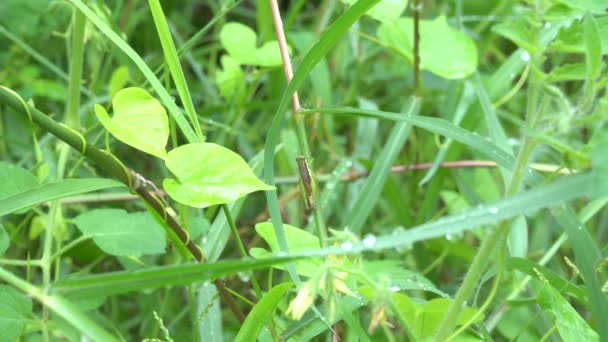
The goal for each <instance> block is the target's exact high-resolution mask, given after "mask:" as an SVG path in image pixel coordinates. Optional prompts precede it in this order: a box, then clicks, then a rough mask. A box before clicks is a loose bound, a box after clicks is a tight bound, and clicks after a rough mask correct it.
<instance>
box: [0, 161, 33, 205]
mask: <svg viewBox="0 0 608 342" xmlns="http://www.w3.org/2000/svg"><path fill="white" fill-rule="evenodd" d="M0 179H4V180H8V179H10V182H7V181H4V182H0V199H5V198H7V197H11V196H14V195H16V194H19V193H22V192H24V191H25V190H28V189H31V188H33V187H36V186H37V185H38V179H37V178H36V176H34V175H33V174H32V173H31V172H29V171H28V170H26V169H24V168H22V167H20V166H16V165H13V164H10V163H7V162H4V161H2V162H0ZM0 203H1V202H0ZM0 210H2V206H1V204H0Z"/></svg>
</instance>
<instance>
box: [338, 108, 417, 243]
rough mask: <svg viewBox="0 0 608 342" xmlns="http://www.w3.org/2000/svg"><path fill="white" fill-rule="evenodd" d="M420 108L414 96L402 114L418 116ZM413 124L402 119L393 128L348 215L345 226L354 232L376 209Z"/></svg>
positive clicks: (356, 231)
mask: <svg viewBox="0 0 608 342" xmlns="http://www.w3.org/2000/svg"><path fill="white" fill-rule="evenodd" d="M419 110H420V100H419V99H417V98H413V99H412V100H411V103H410V105H409V110H408V111H407V113H405V114H402V115H407V116H417V114H418V111H419ZM411 129H412V125H411V123H409V122H405V121H400V122H398V123H397V124H396V125H395V127H394V128H393V129H392V131H391V134H390V135H389V138H388V139H387V141H386V144H385V145H384V147H383V148H382V152H381V153H380V155H379V156H378V159H377V161H376V163H375V164H374V167H373V169H372V171H371V173H370V175H369V177H368V178H367V179H366V181H365V185H364V186H363V189H361V193H360V195H359V196H358V197H357V200H356V201H355V204H354V205H353V207H352V209H351V210H350V212H349V213H348V215H347V216H346V218H347V219H346V222H345V223H344V226H345V227H348V229H349V230H350V231H352V232H354V233H358V232H359V231H360V230H361V227H363V224H364V223H365V221H366V220H367V218H368V217H369V215H370V214H371V212H372V211H373V210H374V208H375V205H376V202H377V201H378V198H380V194H381V193H382V190H383V189H384V183H385V182H386V178H387V177H388V175H389V174H390V170H391V166H392V165H393V163H394V162H395V159H397V156H398V155H399V152H401V150H402V149H403V144H404V143H405V141H406V140H407V138H408V137H409V134H410V131H411Z"/></svg>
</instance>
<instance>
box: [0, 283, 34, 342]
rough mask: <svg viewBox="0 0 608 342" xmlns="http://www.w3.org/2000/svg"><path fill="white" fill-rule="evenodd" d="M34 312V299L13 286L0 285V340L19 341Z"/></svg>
mask: <svg viewBox="0 0 608 342" xmlns="http://www.w3.org/2000/svg"><path fill="white" fill-rule="evenodd" d="M31 314H32V301H31V299H29V298H27V297H25V296H24V295H23V294H21V293H20V292H19V291H17V290H15V289H14V288H13V287H11V286H7V285H0V341H17V340H19V336H21V333H22V332H23V329H24V328H25V323H26V322H27V320H28V319H29V318H30V315H31Z"/></svg>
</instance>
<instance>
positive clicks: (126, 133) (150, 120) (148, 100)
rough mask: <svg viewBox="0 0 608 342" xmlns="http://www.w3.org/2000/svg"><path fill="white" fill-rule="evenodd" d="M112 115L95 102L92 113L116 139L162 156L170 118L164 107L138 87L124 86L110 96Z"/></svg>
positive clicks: (163, 155)
mask: <svg viewBox="0 0 608 342" xmlns="http://www.w3.org/2000/svg"><path fill="white" fill-rule="evenodd" d="M112 107H113V109H114V116H113V117H112V118H110V117H109V116H108V112H106V110H105V109H104V108H103V107H102V106H100V105H95V114H96V115H97V118H98V119H99V121H100V122H101V123H102V124H103V126H104V127H105V128H106V129H107V130H108V131H110V133H112V135H113V136H115V137H116V138H117V139H118V140H120V141H122V142H123V143H125V144H127V145H130V146H132V147H134V148H136V149H138V150H140V151H144V152H146V153H149V154H151V155H153V156H157V157H159V158H163V159H165V158H166V157H167V152H166V151H165V145H166V144H167V139H168V138H169V119H168V117H167V113H166V112H165V108H163V106H162V105H161V104H160V103H159V102H158V101H156V99H155V98H154V97H152V95H150V94H148V92H147V91H145V90H143V89H141V88H126V89H123V90H121V91H119V92H118V93H116V96H114V99H113V100H112Z"/></svg>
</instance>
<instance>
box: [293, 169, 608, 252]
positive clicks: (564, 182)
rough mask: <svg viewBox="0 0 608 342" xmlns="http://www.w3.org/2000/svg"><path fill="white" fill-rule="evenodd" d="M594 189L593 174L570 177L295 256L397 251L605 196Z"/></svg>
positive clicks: (594, 176)
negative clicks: (399, 229) (369, 239)
mask: <svg viewBox="0 0 608 342" xmlns="http://www.w3.org/2000/svg"><path fill="white" fill-rule="evenodd" d="M596 188H597V179H596V175H595V172H593V171H592V172H587V173H582V174H577V175H570V176H566V177H563V178H561V179H559V180H557V181H555V182H552V183H550V184H547V185H543V186H538V187H536V188H534V189H532V190H529V191H525V192H521V193H518V194H516V195H513V196H511V197H507V198H504V199H501V200H499V201H496V202H493V203H488V204H485V205H480V206H477V207H475V208H471V209H468V210H465V211H462V212H459V213H458V214H454V215H450V216H447V217H443V218H440V219H438V220H435V221H433V222H429V223H424V224H422V225H419V226H416V227H414V228H411V229H408V230H406V231H403V232H393V233H391V234H386V235H383V236H379V237H377V238H375V239H374V243H373V244H371V243H366V244H363V243H362V242H357V243H353V244H349V245H348V248H346V247H343V246H341V247H334V248H325V249H319V250H315V251H307V252H302V253H298V254H297V255H298V256H324V255H329V254H332V253H333V254H354V253H361V252H364V251H380V250H385V249H393V248H400V247H403V246H407V245H411V244H413V243H415V242H420V241H425V240H430V239H434V238H438V237H443V236H445V235H447V234H451V235H452V236H453V235H457V234H459V233H461V232H463V231H466V230H470V229H473V228H477V227H480V226H484V225H494V224H496V223H498V222H500V221H502V220H506V219H509V218H512V217H515V216H518V215H523V214H527V213H531V212H534V211H536V210H539V209H543V208H548V207H553V206H557V205H560V204H564V203H566V202H568V201H570V200H573V199H576V198H580V197H586V196H590V195H599V196H601V195H606V194H601V193H597V191H595V189H596Z"/></svg>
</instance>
